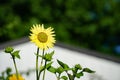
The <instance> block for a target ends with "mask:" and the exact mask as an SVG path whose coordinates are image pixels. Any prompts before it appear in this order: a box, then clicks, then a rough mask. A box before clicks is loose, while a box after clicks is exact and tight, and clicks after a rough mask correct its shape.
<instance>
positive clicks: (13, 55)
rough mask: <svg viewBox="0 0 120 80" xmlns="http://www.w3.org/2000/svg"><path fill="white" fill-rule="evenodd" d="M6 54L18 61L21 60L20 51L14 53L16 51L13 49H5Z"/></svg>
mask: <svg viewBox="0 0 120 80" xmlns="http://www.w3.org/2000/svg"><path fill="white" fill-rule="evenodd" d="M4 52H5V53H10V55H11V56H12V57H13V58H15V57H16V58H18V59H20V55H19V52H20V51H19V50H16V51H14V49H13V48H12V47H6V48H5V51H4Z"/></svg>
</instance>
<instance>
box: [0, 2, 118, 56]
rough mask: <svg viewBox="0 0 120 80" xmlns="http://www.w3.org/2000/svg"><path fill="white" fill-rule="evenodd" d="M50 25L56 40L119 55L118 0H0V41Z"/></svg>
mask: <svg viewBox="0 0 120 80" xmlns="http://www.w3.org/2000/svg"><path fill="white" fill-rule="evenodd" d="M36 23H38V24H45V26H47V27H49V26H52V27H54V28H55V31H56V39H57V40H58V41H61V42H64V43H69V44H72V45H74V46H75V45H76V46H79V47H81V48H87V49H91V50H95V51H98V52H101V53H104V54H109V55H114V56H116V57H117V56H120V54H117V53H116V52H115V50H114V49H115V47H116V46H119V45H120V35H119V34H120V0H0V42H1V43H2V42H5V41H8V40H13V39H18V38H21V37H23V36H28V35H29V32H30V31H29V29H30V27H31V26H32V25H33V24H36Z"/></svg>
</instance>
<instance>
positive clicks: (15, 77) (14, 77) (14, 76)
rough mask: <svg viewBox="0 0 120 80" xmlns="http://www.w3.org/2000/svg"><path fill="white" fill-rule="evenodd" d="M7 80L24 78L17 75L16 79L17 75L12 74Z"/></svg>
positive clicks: (21, 79)
mask: <svg viewBox="0 0 120 80" xmlns="http://www.w3.org/2000/svg"><path fill="white" fill-rule="evenodd" d="M9 80H25V79H24V78H23V77H22V76H21V75H18V79H17V76H16V75H15V74H13V75H12V76H10V77H9Z"/></svg>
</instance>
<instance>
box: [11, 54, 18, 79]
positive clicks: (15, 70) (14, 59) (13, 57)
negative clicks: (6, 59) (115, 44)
mask: <svg viewBox="0 0 120 80" xmlns="http://www.w3.org/2000/svg"><path fill="white" fill-rule="evenodd" d="M12 58H13V63H14V67H15V71H16V76H17V80H18V70H17V66H16V62H15V57H14V56H12Z"/></svg>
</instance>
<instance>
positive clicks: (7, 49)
mask: <svg viewBox="0 0 120 80" xmlns="http://www.w3.org/2000/svg"><path fill="white" fill-rule="evenodd" d="M13 50H14V49H13V48H12V47H6V48H5V50H4V52H5V53H11V52H13Z"/></svg>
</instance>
